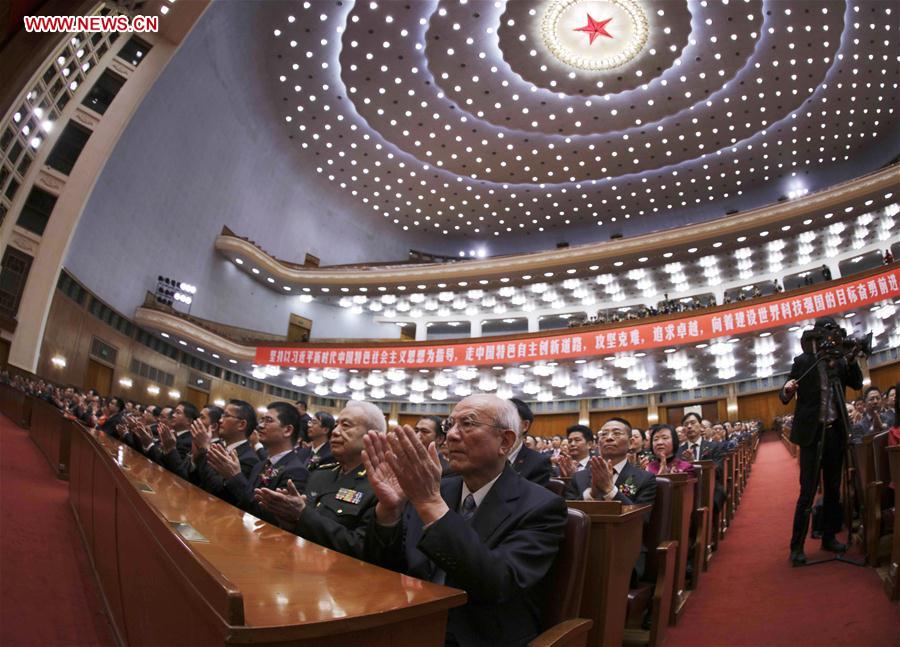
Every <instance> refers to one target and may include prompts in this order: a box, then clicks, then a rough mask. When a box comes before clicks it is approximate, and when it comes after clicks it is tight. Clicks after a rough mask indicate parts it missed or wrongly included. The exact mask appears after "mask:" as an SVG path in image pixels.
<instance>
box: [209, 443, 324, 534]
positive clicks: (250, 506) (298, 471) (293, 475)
mask: <svg viewBox="0 0 900 647" xmlns="http://www.w3.org/2000/svg"><path fill="white" fill-rule="evenodd" d="M265 466H266V461H260V462H259V463H257V464H256V465H254V466H253V469H251V470H250V476H244V474H243V473H241V474H238V475H236V476H232V477H231V478H230V479H228V480H227V481H225V489H226V490H228V495H229V496H230V497H232V500H233V501H234V505H236V506H237V507H239V508H240V509H241V510H245V511H246V512H249V513H250V514H252V515H253V516H255V517H259V518H260V519H264V520H265V521H268V522H269V523H271V524H276V525H277V523H278V522H277V520H276V519H275V517H274V516H273V515H272V514H271V513H269V512H268V511H266V510H264V509H263V508H262V507H260V505H259V504H258V503H257V502H256V499H255V498H254V496H253V490H255V489H256V488H259V487H266V488H269V489H270V490H277V489H278V488H284V487H287V482H288V480H291V481H293V482H294V486H295V487H296V488H297V490H298V491H299V492H300V493H301V494H302V493H303V492H305V491H306V481H307V480H308V479H309V472H308V471H307V469H306V468H305V467H303V464H302V463H301V462H300V459H299V458H297V454H295V453H294V452H292V451H290V452H288V453H287V454H285V455H284V456H282V457H281V459H279V461H278V462H277V463H275V465H274V466H273V467H274V468H275V470H276V474H275V475H274V476H273V477H272V478H271V479H269V480H268V482H265V483H264V482H263V469H264V468H265Z"/></svg>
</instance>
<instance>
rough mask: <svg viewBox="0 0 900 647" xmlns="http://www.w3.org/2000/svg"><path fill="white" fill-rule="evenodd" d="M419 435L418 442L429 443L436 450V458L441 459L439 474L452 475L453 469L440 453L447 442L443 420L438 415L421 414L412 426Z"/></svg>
mask: <svg viewBox="0 0 900 647" xmlns="http://www.w3.org/2000/svg"><path fill="white" fill-rule="evenodd" d="M413 429H414V430H415V432H416V434H418V436H419V442H421V443H422V444H423V445H424V446H425V447H428V445H430V444H431V443H434V446H435V447H436V448H437V450H438V459H439V460H440V461H441V475H442V476H452V475H453V470H452V469H451V468H450V461H448V460H447V458H446V457H445V456H444V454H443V453H442V451H441V450H442V449H443V447H444V444H445V443H446V442H447V434H446V433H445V432H444V421H443V420H441V419H440V417H439V416H423V417H422V418H419V419H418V421H416V426H415V427H413Z"/></svg>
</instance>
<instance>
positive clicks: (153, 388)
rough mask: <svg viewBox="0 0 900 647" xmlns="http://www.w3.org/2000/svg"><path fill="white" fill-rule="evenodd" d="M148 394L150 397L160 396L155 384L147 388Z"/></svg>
mask: <svg viewBox="0 0 900 647" xmlns="http://www.w3.org/2000/svg"><path fill="white" fill-rule="evenodd" d="M147 393H149V394H150V395H159V387H158V386H156V385H155V384H151V385H150V386H148V387H147Z"/></svg>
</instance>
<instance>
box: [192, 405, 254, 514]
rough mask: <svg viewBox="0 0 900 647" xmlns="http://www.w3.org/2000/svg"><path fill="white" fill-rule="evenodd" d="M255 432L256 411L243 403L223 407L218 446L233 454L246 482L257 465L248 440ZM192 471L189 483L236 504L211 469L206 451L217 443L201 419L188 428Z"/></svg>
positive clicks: (218, 476) (221, 480) (220, 479)
mask: <svg viewBox="0 0 900 647" xmlns="http://www.w3.org/2000/svg"><path fill="white" fill-rule="evenodd" d="M254 429H256V412H255V411H254V410H253V407H252V406H251V405H250V404H249V403H248V402H244V401H243V400H231V401H230V402H229V403H228V404H226V405H225V412H224V413H223V414H222V416H221V417H220V418H219V437H218V444H220V445H224V446H225V449H226V450H227V451H234V452H235V453H236V454H237V457H238V463H239V464H240V466H241V473H242V474H243V475H244V477H245V478H247V479H249V478H250V475H251V473H252V472H253V468H254V467H255V466H256V464H257V463H259V457H258V456H257V455H256V451H255V450H254V449H253V447H251V446H250V443H249V442H248V441H247V438H248V437H249V436H250V434H251V433H253V430H254ZM191 436H192V441H193V442H192V445H191V470H190V481H191V482H192V483H194V484H195V485H199V486H200V487H201V488H203V489H204V490H206V491H207V492H209V493H210V494H214V495H215V496H217V497H219V498H221V499H224V500H226V501H228V502H229V503H231V504H236V503H237V501H236V500H235V499H234V497H232V496H230V495H229V494H228V490H227V489H226V488H225V481H224V479H223V478H222V476H221V475H220V474H219V473H218V472H217V471H216V470H214V469H213V468H212V467H210V465H209V462H208V461H207V452H209V447H210V445H211V444H214V443H216V442H217V440H216V439H214V438H212V430H211V429H210V428H209V427H208V426H207V425H205V424H204V423H203V422H202V421H201V420H200V419H197V420H195V421H194V424H193V425H191Z"/></svg>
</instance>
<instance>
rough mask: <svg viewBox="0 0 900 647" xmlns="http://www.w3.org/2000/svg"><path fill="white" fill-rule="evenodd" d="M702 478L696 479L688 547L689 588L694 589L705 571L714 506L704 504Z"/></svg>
mask: <svg viewBox="0 0 900 647" xmlns="http://www.w3.org/2000/svg"><path fill="white" fill-rule="evenodd" d="M702 478H703V476H702V474H701V476H700V478H698V479H696V480H695V481H694V509H693V511H692V512H691V530H690V542H691V543H690V546H689V547H688V560H689V561H688V563H689V564H690V566H691V576H690V579H689V581H688V588H689V589H690V590H691V591H693V590H694V589H696V588H697V586H698V585H699V582H700V573H701V572H702V571H703V563H704V555H705V554H706V529H707V526H708V525H709V518H710V517H711V516H712V507H711V506H710V507H707V506H706V505H704V504H703V503H704V501H703V481H702Z"/></svg>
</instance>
